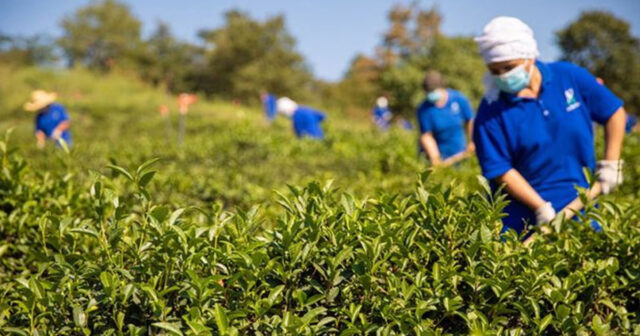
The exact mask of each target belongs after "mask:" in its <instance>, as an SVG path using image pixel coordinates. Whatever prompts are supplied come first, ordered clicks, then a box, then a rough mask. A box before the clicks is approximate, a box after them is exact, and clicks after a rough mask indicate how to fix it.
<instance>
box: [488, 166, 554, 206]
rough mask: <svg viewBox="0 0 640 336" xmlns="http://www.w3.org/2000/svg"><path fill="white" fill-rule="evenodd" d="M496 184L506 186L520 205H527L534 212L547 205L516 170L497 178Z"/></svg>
mask: <svg viewBox="0 0 640 336" xmlns="http://www.w3.org/2000/svg"><path fill="white" fill-rule="evenodd" d="M496 182H498V183H499V184H504V186H505V190H506V191H507V192H508V193H509V195H511V196H512V197H513V198H515V199H516V200H518V201H520V203H522V204H524V205H526V206H527V207H528V208H529V209H531V210H532V211H536V209H540V207H542V206H543V205H545V200H543V199H542V197H540V195H539V194H538V193H537V192H536V191H535V190H534V189H533V187H531V185H530V184H529V182H527V180H525V179H524V177H522V175H520V173H519V172H518V171H517V170H515V169H513V168H512V169H509V170H508V171H507V172H506V173H504V174H503V175H502V176H499V177H497V178H496Z"/></svg>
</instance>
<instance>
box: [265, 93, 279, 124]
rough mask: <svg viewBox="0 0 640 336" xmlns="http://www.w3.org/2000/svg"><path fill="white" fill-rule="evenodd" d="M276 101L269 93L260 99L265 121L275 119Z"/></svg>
mask: <svg viewBox="0 0 640 336" xmlns="http://www.w3.org/2000/svg"><path fill="white" fill-rule="evenodd" d="M276 100H277V97H276V96H275V95H273V94H271V93H267V94H265V95H264V96H263V97H262V106H263V107H264V113H265V115H266V116H267V120H273V119H275V117H276Z"/></svg>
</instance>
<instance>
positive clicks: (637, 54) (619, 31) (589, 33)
mask: <svg viewBox="0 0 640 336" xmlns="http://www.w3.org/2000/svg"><path fill="white" fill-rule="evenodd" d="M556 34H557V40H558V45H559V46H560V49H561V50H562V57H563V58H564V59H566V60H568V61H570V62H574V63H576V64H580V65H581V66H584V67H586V68H587V69H589V70H590V71H591V72H592V73H594V74H595V75H596V76H598V77H600V78H602V79H603V80H604V82H605V83H606V84H607V85H608V86H609V87H610V88H611V89H612V90H613V91H614V92H615V93H616V94H617V95H619V96H620V97H622V98H623V100H624V101H625V103H626V105H627V111H629V112H631V113H633V114H636V115H637V114H638V113H640V91H638V90H637V89H636V88H638V87H640V40H638V38H637V37H635V36H633V35H632V33H631V26H630V24H629V23H628V22H625V21H624V20H621V19H619V18H617V17H615V16H614V15H613V14H611V13H608V12H603V11H586V12H583V13H582V14H580V17H579V18H578V19H577V20H576V21H575V22H572V23H571V24H569V25H568V26H567V27H565V28H564V29H562V30H560V31H558V32H557V33H556Z"/></svg>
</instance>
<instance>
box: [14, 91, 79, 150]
mask: <svg viewBox="0 0 640 336" xmlns="http://www.w3.org/2000/svg"><path fill="white" fill-rule="evenodd" d="M56 98H57V94H55V93H53V92H47V91H44V90H35V91H33V92H31V99H30V100H29V101H28V102H26V103H25V104H24V106H23V107H24V109H25V110H26V111H29V112H37V113H38V114H37V115H36V118H35V134H36V139H37V146H38V148H40V149H42V148H44V146H45V141H46V139H47V138H49V139H52V140H54V141H55V142H56V144H57V145H58V146H59V147H61V148H63V149H65V150H67V151H68V147H69V146H71V132H70V131H69V126H70V120H69V115H68V114H67V110H66V109H65V108H64V106H62V105H61V104H58V103H56V102H55V100H56Z"/></svg>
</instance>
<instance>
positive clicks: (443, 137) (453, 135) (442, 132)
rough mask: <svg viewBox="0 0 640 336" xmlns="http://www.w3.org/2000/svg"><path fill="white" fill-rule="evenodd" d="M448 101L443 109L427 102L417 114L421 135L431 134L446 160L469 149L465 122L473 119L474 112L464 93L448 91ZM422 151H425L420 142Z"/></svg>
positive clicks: (421, 105)
mask: <svg viewBox="0 0 640 336" xmlns="http://www.w3.org/2000/svg"><path fill="white" fill-rule="evenodd" d="M447 93H448V99H447V102H446V104H444V106H442V107H437V106H436V105H435V104H433V103H431V102H429V101H428V100H425V101H424V102H423V103H422V104H420V106H419V107H418V109H417V111H416V114H417V117H418V124H419V126H420V134H424V133H428V132H431V133H432V134H433V137H434V138H435V140H436V143H437V144H438V150H439V151H440V156H441V157H442V158H443V159H446V158H448V157H450V156H452V155H454V154H458V153H460V152H462V151H464V150H465V149H466V148H467V139H466V136H465V131H464V127H463V126H464V122H466V121H469V120H471V119H473V111H472V110H471V105H469V101H468V100H467V98H465V97H464V95H462V93H460V92H458V91H456V90H451V89H447ZM419 145H420V151H421V152H422V151H424V148H422V143H420V142H419Z"/></svg>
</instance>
